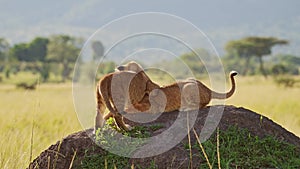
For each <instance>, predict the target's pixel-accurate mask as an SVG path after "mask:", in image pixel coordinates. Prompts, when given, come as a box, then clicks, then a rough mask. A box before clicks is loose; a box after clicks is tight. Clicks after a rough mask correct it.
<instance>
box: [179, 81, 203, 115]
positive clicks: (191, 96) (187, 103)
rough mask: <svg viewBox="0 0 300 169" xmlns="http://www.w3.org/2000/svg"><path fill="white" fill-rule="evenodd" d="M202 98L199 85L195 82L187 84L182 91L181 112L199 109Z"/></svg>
mask: <svg viewBox="0 0 300 169" xmlns="http://www.w3.org/2000/svg"><path fill="white" fill-rule="evenodd" d="M199 103H200V96H199V89H198V85H197V83H195V82H190V83H186V84H185V85H184V86H183V88H182V91H181V106H180V109H179V110H180V111H189V110H197V109H199Z"/></svg>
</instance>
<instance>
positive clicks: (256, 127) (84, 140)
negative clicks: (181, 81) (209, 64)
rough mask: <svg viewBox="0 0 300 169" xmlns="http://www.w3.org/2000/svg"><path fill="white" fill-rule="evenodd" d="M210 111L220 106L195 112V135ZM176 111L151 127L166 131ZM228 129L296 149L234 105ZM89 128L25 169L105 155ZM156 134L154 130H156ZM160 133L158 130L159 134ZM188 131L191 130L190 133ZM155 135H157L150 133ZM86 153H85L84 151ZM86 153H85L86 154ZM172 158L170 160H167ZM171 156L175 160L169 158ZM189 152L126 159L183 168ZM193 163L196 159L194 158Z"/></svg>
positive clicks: (284, 135)
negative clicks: (270, 137)
mask: <svg viewBox="0 0 300 169" xmlns="http://www.w3.org/2000/svg"><path fill="white" fill-rule="evenodd" d="M210 108H213V109H220V108H221V109H222V108H223V107H222V106H212V107H207V108H204V109H201V110H199V112H198V116H197V119H196V122H195V125H194V126H193V127H194V129H195V130H196V131H197V132H200V131H201V129H202V128H203V126H204V124H205V120H206V117H207V116H208V115H209V116H211V113H209V110H210ZM178 114H179V113H178V112H172V113H163V114H161V116H160V117H159V118H157V119H156V120H155V121H152V122H150V123H151V124H163V125H164V126H163V128H162V129H160V130H165V129H167V128H168V127H169V126H170V125H172V123H173V122H174V120H175V119H176V118H177V116H178ZM128 123H130V124H131V125H148V124H149V123H147V124H136V123H133V122H128ZM230 126H237V127H238V128H243V129H247V130H248V131H249V132H250V133H251V134H252V135H255V136H258V137H260V138H263V137H265V136H270V135H271V136H274V137H275V138H278V139H279V140H282V141H285V142H288V143H290V144H293V145H295V146H297V147H299V148H300V139H299V138H298V137H297V136H295V135H294V134H292V133H290V132H289V131H287V130H285V129H284V128H282V127H281V126H279V125H278V124H276V123H274V122H273V121H272V120H270V119H268V118H266V117H263V116H261V115H259V114H257V113H255V112H252V111H250V110H247V109H244V108H237V107H234V106H225V107H224V113H223V116H222V118H221V121H220V123H219V124H218V127H219V129H220V130H226V129H227V128H228V127H230ZM92 131H93V130H92V129H88V130H85V131H80V132H78V133H74V134H71V135H69V136H67V137H66V138H64V139H63V140H62V141H58V142H57V143H56V144H54V145H51V146H50V147H49V148H48V149H47V150H45V151H43V152H42V153H41V154H40V156H38V157H37V158H36V159H35V160H34V161H33V162H32V163H31V164H30V165H29V167H28V168H49V167H50V168H56V169H64V168H69V166H73V168H78V166H79V164H80V161H81V160H82V159H83V157H84V156H87V155H93V154H105V153H106V152H105V150H103V149H102V148H101V147H99V146H96V145H95V143H94V141H92V139H91V138H90V137H89V136H91V135H92ZM156 132H157V131H156ZM160 132H162V131H160ZM191 132H192V131H191ZM151 134H152V135H155V134H157V133H151ZM187 141H188V138H187V137H186V138H184V139H183V140H182V142H187ZM191 142H196V138H195V137H194V134H192V133H191ZM87 150H89V151H88V152H87ZM87 153H88V154H87ZM170 157H172V158H170ZM173 157H175V158H173ZM188 158H189V152H188V151H186V150H185V149H184V147H183V145H182V144H178V145H176V146H175V147H173V148H172V149H171V150H169V151H167V152H165V153H162V154H160V155H156V156H153V157H148V158H140V159H139V158H134V159H130V164H131V163H133V164H136V165H140V166H150V165H151V162H153V161H155V164H156V165H158V166H160V168H167V167H168V168H170V167H171V168H173V167H175V166H176V167H175V168H187V167H186V166H188V163H189V160H186V159H188ZM196 160H197V159H196Z"/></svg>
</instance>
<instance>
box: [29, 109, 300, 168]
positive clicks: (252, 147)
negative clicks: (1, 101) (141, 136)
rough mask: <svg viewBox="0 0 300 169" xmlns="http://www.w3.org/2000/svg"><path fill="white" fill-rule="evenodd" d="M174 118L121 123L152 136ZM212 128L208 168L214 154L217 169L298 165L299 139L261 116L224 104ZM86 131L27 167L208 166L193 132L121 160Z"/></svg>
mask: <svg viewBox="0 0 300 169" xmlns="http://www.w3.org/2000/svg"><path fill="white" fill-rule="evenodd" d="M222 108H223V107H222V106H211V107H207V108H204V109H201V110H199V112H198V115H197V118H196V121H195V125H194V126H193V128H194V129H195V131H196V132H197V133H200V131H201V129H202V128H203V126H204V124H205V120H206V118H207V117H208V116H212V117H213V118H214V116H216V118H217V116H218V115H216V114H214V113H212V114H211V113H209V110H210V109H211V110H217V109H222ZM179 115H180V113H178V112H172V113H163V114H161V116H159V118H157V119H156V120H154V121H152V122H149V123H147V124H139V123H134V122H130V121H127V122H128V123H129V124H130V125H132V126H135V125H138V126H144V127H146V128H147V127H148V130H147V132H149V134H150V136H154V135H158V134H160V133H162V132H163V131H165V130H167V129H168V128H169V127H170V126H171V125H172V124H173V123H174V121H175V120H176V118H177V117H178V116H179ZM149 126H150V128H151V129H149ZM151 126H152V127H151ZM153 126H155V127H153ZM158 126H159V127H158ZM218 128H219V130H220V132H217V133H215V134H213V136H212V137H211V138H210V139H209V140H207V141H206V142H204V143H202V144H203V147H204V149H205V150H206V152H207V154H208V159H209V161H210V164H211V165H213V166H215V167H217V165H218V162H217V154H218V153H220V156H221V165H222V166H223V168H224V167H226V166H227V167H228V168H236V167H237V168H286V167H291V168H299V167H300V158H299V157H300V139H299V138H298V137H297V136H295V135H294V134H293V133H290V132H289V131H287V130H285V129H284V128H282V127H281V126H279V125H278V124H276V123H274V122H273V121H272V120H270V119H268V118H266V117H263V116H261V115H259V114H257V113H255V112H253V111H251V110H247V109H244V108H237V107H234V106H225V108H224V113H223V116H222V118H221V121H220V123H219V124H218ZM92 131H93V130H92V129H88V130H85V131H80V132H78V133H74V134H71V135H69V136H67V137H65V138H64V139H62V140H61V141H58V142H57V143H56V144H53V145H51V146H50V147H49V148H48V149H47V150H45V151H43V152H42V153H41V154H40V156H38V157H37V158H36V159H35V160H34V161H33V162H32V163H31V164H30V165H29V167H28V168H36V167H38V168H49V167H50V168H56V169H60V168H69V167H70V166H72V168H100V167H101V166H102V168H104V167H103V166H106V167H108V168H111V167H113V164H115V165H116V167H117V168H130V167H133V166H134V167H135V168H188V166H189V165H192V168H197V167H199V166H202V167H207V168H208V166H209V164H208V163H207V162H206V160H205V159H206V158H205V156H204V155H203V154H204V153H203V151H201V149H200V148H199V144H197V137H195V135H194V133H193V131H190V143H189V138H188V137H185V138H184V139H183V140H182V141H180V143H178V144H177V145H176V146H174V147H173V148H172V149H170V150H168V151H166V152H164V153H162V154H159V155H156V156H153V157H147V158H125V157H119V156H117V155H113V154H111V153H108V152H107V151H105V150H104V149H102V148H101V147H99V146H97V145H96V144H95V142H94V141H93V140H92V139H91V138H90V136H92V137H94V136H93V132H92ZM175 134H176V133H175ZM216 140H220V141H219V142H218V141H216ZM218 143H220V145H219V150H215V149H216V148H214V147H217V145H218ZM190 146H191V151H190V148H189V147H190ZM137 153H139V152H133V154H137ZM190 153H191V154H190ZM225 165H226V166H225Z"/></svg>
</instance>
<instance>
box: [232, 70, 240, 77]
mask: <svg viewBox="0 0 300 169" xmlns="http://www.w3.org/2000/svg"><path fill="white" fill-rule="evenodd" d="M237 74H238V72H237V71H234V70H233V71H231V72H230V76H231V77H233V76H236V75H237Z"/></svg>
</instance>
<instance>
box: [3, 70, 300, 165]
mask: <svg viewBox="0 0 300 169" xmlns="http://www.w3.org/2000/svg"><path fill="white" fill-rule="evenodd" d="M21 76H23V75H22V74H21V75H19V76H16V77H14V76H12V77H11V80H10V82H13V81H14V79H15V80H16V79H20V78H22V77H21ZM152 78H153V79H158V78H155V77H152ZM295 78H298V79H299V78H300V77H295ZM160 80H161V79H160ZM201 81H203V82H204V83H205V84H206V85H207V86H210V85H209V84H208V83H207V82H208V80H207V79H203V80H201ZM236 81H237V90H236V93H235V94H234V96H233V97H232V98H230V99H228V100H226V104H228V105H235V106H241V107H245V108H248V109H251V110H253V111H255V112H258V113H260V114H262V115H265V116H267V117H269V118H270V119H272V120H273V121H275V122H277V123H279V124H280V125H282V126H283V127H284V128H286V129H287V130H289V131H291V132H293V133H294V134H296V135H297V136H300V111H299V110H300V103H299V96H300V87H299V85H296V86H295V87H293V88H284V87H280V86H278V85H276V84H275V83H274V81H273V79H272V78H267V79H265V78H263V77H261V76H238V77H237V78H236ZM157 82H158V83H161V84H163V83H165V82H162V81H160V82H159V81H157ZM227 88H229V83H228V84H227ZM0 97H1V102H0V115H1V118H0V128H1V130H0V132H1V133H0V145H1V150H0V168H26V167H27V166H28V164H29V162H30V161H31V160H33V159H34V158H35V157H36V156H38V155H39V154H40V153H41V151H43V150H44V149H46V148H48V147H49V146H50V145H51V144H54V143H55V142H56V141H58V140H61V139H62V138H63V137H65V136H67V135H69V134H71V133H74V132H76V131H80V130H82V129H83V128H82V127H81V125H80V122H79V121H78V119H77V115H76V112H75V110H74V106H73V98H72V83H71V82H68V83H58V84H56V83H46V84H44V83H42V84H38V85H37V88H36V90H24V89H16V86H15V85H14V84H13V83H9V82H5V81H4V82H3V83H2V84H1V85H0ZM91 127H92V126H91Z"/></svg>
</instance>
